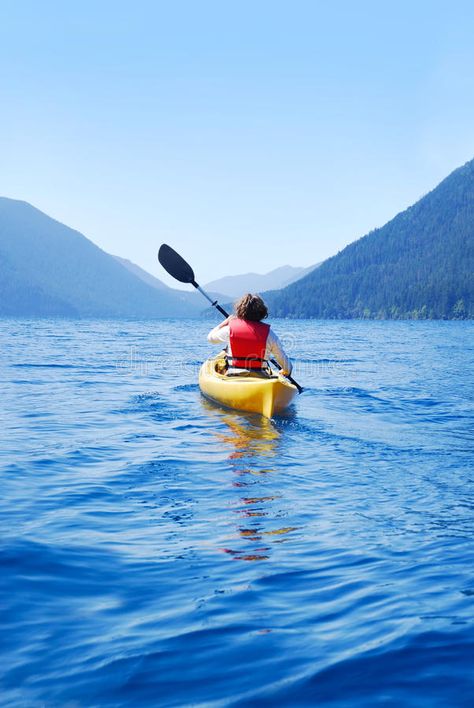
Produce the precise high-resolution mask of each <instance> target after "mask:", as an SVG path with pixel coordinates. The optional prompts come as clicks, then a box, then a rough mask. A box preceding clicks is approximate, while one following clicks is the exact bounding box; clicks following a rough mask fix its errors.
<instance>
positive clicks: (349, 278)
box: [265, 160, 474, 319]
mask: <svg viewBox="0 0 474 708" xmlns="http://www.w3.org/2000/svg"><path fill="white" fill-rule="evenodd" d="M473 273H474V160H472V161H470V162H468V163H466V164H465V165H464V166H463V167H460V168H458V169H457V170H455V171H454V172H452V173H451V174H450V175H449V176H448V177H447V178H446V179H445V180H443V181H442V182H441V183H440V184H439V185H438V186H437V187H436V188H435V189H433V190H432V191H431V192H429V193H428V194H427V195H426V196H424V197H423V198H422V199H420V200H419V201H418V202H416V203H415V204H414V205H413V206H411V207H409V208H408V209H406V210H405V211H403V212H401V213H399V214H398V215H397V216H395V217H394V218H393V219H392V220H391V221H389V222H388V223H387V224H386V225H385V226H383V227H381V228H379V229H376V230H374V231H372V232H371V233H369V234H368V235H366V236H364V237H363V238H361V239H359V240H358V241H355V242H354V243H352V244H350V245H349V246H347V247H346V248H344V249H343V250H342V251H340V252H339V253H338V254H337V255H335V256H333V257H332V258H329V259H328V260H327V261H324V263H322V264H321V266H320V267H319V268H318V269H317V270H315V271H314V272H312V273H310V274H308V275H306V276H305V277H304V278H302V279H301V280H298V281H297V282H296V283H293V284H291V285H289V286H287V287H286V288H284V289H283V290H280V291H277V292H269V293H266V294H265V296H266V298H267V300H268V302H269V304H270V306H271V310H272V314H274V315H276V316H281V317H320V318H333V319H341V318H353V317H356V318H358V317H368V318H379V319H383V318H391V319H404V318H415V319H425V318H433V319H450V318H464V317H467V318H473V317H474V275H473Z"/></svg>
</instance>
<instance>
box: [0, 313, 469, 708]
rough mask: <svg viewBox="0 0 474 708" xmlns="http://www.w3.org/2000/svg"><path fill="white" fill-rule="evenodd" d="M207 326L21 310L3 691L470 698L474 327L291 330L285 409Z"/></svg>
mask: <svg viewBox="0 0 474 708" xmlns="http://www.w3.org/2000/svg"><path fill="white" fill-rule="evenodd" d="M211 324H212V323H211V322H205V321H198V322H196V321H189V322H179V321H171V320H170V321H161V322H141V323H136V322H128V321H121V322H116V321H115V322H87V321H79V322H74V321H51V320H39V321H32V322H27V321H13V320H2V321H0V342H1V354H2V356H1V359H0V380H1V390H2V404H1V408H0V455H1V458H0V468H1V494H0V497H1V501H0V505H1V506H0V514H1V516H0V524H1V526H0V531H1V554H0V563H1V567H0V607H1V641H0V674H1V683H0V686H1V698H0V703H1V705H2V706H32V707H36V706H38V707H39V706H47V707H48V708H49V707H50V706H53V707H54V706H72V707H74V706H160V705H166V706H168V705H169V706H174V705H176V706H178V705H195V706H201V705H210V706H224V705H237V706H245V705H249V706H250V705H256V704H258V705H263V706H266V705H268V706H274V705H282V706H300V705H301V706H303V705H331V706H372V705H384V706H386V705H393V706H401V705H402V706H420V705H428V706H472V705H473V703H474V672H473V667H474V632H473V630H474V514H473V512H474V485H473V481H474V469H473V453H474V412H473V400H474V376H473V360H474V323H473V322H357V321H354V322H317V321H312V322H309V321H308V322H298V323H293V322H286V321H281V322H276V323H275V329H276V331H277V332H278V334H280V335H281V336H282V339H284V340H285V342H286V345H287V347H288V349H289V350H290V353H291V355H292V356H293V357H294V359H295V361H296V372H295V377H296V378H298V379H299V380H300V382H301V383H302V384H303V385H304V386H305V387H306V391H305V393H304V394H303V395H302V396H299V397H298V400H297V401H296V404H295V406H294V408H293V409H292V410H290V411H289V412H288V414H287V415H285V417H282V418H278V419H275V420H272V421H269V420H265V419H262V418H260V417H258V416H250V415H241V414H238V413H234V412H230V411H224V410H222V409H219V408H218V407H216V406H213V405H212V404H210V403H208V402H206V401H205V400H204V399H203V398H202V397H201V395H200V393H199V389H198V386H197V372H198V368H199V364H200V362H201V361H202V360H203V359H204V358H205V357H206V356H207V355H208V354H209V353H210V351H212V349H211V348H210V346H209V345H208V344H207V343H206V340H205V335H206V333H207V330H208V329H209V327H210V326H211Z"/></svg>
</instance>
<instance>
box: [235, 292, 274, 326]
mask: <svg viewBox="0 0 474 708" xmlns="http://www.w3.org/2000/svg"><path fill="white" fill-rule="evenodd" d="M234 310H235V314H236V315H237V317H238V318H239V319H240V320H249V321H250V322H260V321H261V320H264V319H265V317H268V309H267V306H266V305H265V303H264V302H263V300H262V298H261V297H260V295H251V294H250V293H247V294H246V295H243V296H242V297H241V298H240V300H237V302H236V303H235V305H234Z"/></svg>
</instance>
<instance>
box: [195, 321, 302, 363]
mask: <svg viewBox="0 0 474 708" xmlns="http://www.w3.org/2000/svg"><path fill="white" fill-rule="evenodd" d="M207 341H208V342H210V343H211V344H223V345H224V346H228V347H229V356H232V349H231V346H230V327H229V325H224V327H219V325H217V327H214V329H211V331H210V332H209V334H208V335H207ZM265 359H276V360H277V362H278V363H279V364H280V366H281V368H282V369H283V371H284V372H285V373H286V374H291V370H292V368H293V366H292V364H291V361H290V359H289V358H288V356H287V354H286V353H285V350H284V349H283V347H282V344H281V342H280V340H279V339H278V337H277V336H276V334H275V333H274V332H272V330H271V329H270V330H269V332H268V337H267V345H266V348H265Z"/></svg>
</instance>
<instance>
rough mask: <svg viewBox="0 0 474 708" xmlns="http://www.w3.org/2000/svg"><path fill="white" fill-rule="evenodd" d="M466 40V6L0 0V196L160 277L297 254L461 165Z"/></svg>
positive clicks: (389, 210)
mask: <svg viewBox="0 0 474 708" xmlns="http://www.w3.org/2000/svg"><path fill="white" fill-rule="evenodd" d="M473 38H474V3H472V2H468V1H467V0H466V1H456V0H451V2H448V1H445V2H437V1H436V0H432V1H428V0H419V1H417V0H411V2H406V1H405V0H399V1H398V2H396V3H388V2H381V1H380V0H378V1H377V2H375V1H374V2H367V1H364V0H360V1H358V2H355V1H353V2H348V1H345V2H344V1H342V2H322V1H320V2H318V1H317V0H314V1H312V2H311V1H307V2H299V1H298V0H294V1H292V2H278V1H275V0H272V1H271V2H270V1H269V2H266V1H257V0H253V1H252V2H246V1H242V0H240V1H239V2H233V3H231V2H222V0H220V1H218V2H217V1H216V2H207V1H206V0H199V1H197V0H196V1H194V2H190V1H188V2H182V1H180V0H173V1H172V2H169V1H167V2H158V1H157V2H148V1H143V0H136V1H135V2H121V1H120V0H114V1H113V2H112V1H110V0H100V1H97V2H91V1H90V0H81V2H63V1H61V2H58V1H52V0H41V2H38V1H37V0H29V1H24V0H0V195H3V196H9V197H13V198H18V199H24V200H26V201H28V202H31V203H32V204H34V205H35V206H37V207H39V208H40V209H42V210H43V211H45V212H47V213H48V214H50V215H51V216H54V217H55V218H57V219H59V220H60V221H63V222H64V223H66V224H68V225H69V226H73V227H74V228H77V229H79V230H80V231H82V232H83V233H84V234H85V235H86V236H88V237H89V238H91V239H92V240H93V241H95V243H97V244H98V245H100V246H101V247H102V248H104V249H106V250H107V251H109V252H112V253H116V254H118V255H121V256H124V257H127V258H130V259H132V260H134V261H135V262H137V263H138V264H139V265H141V266H142V267H144V268H146V269H147V270H149V271H151V272H153V273H155V274H156V275H159V276H160V277H162V273H161V272H160V268H159V265H158V264H157V262H156V251H157V248H158V246H159V244H160V243H161V242H162V241H167V242H168V243H170V244H171V245H173V246H174V247H175V248H177V249H178V250H180V251H182V253H183V255H185V256H187V257H188V259H189V260H190V261H191V263H192V264H193V265H194V267H195V271H196V274H197V277H198V279H199V280H200V281H201V282H202V283H204V282H206V281H207V280H210V279H211V278H213V277H217V276H221V275H226V274H231V273H241V272H247V271H249V270H256V271H259V272H265V271H268V270H270V269H272V268H275V267H277V266H279V265H283V264H285V263H289V264H292V265H309V264H311V263H314V262H317V261H320V260H322V259H324V258H326V257H327V256H330V255H332V254H334V253H336V252H337V251H338V250H340V249H341V248H342V247H343V246H344V245H346V244H347V243H349V242H350V241H353V240H355V239H356V238H358V237H360V236H362V235H363V234H365V233H366V232H367V231H369V230H370V229H372V228H374V227H376V226H381V225H382V224H384V223H385V222H386V221H387V220H388V219H390V218H391V217H392V216H393V215H394V214H395V213H397V212H398V211H401V210H403V209H404V208H406V207H407V206H408V205H410V204H411V203H413V202H414V201H416V200H417V199H418V198H419V197H420V196H421V195H422V194H424V193H426V192H427V191H429V190H430V189H431V188H432V187H433V186H435V184H436V183H437V182H439V181H440V180H441V179H442V178H443V177H444V176H446V175H447V174H448V173H449V172H450V171H451V170H453V169H454V168H455V167H457V166H458V165H460V164H463V163H464V162H466V161H467V160H469V159H471V158H472V157H474V39H473ZM163 279H164V280H166V278H163ZM166 282H168V283H170V281H169V280H168V281H166Z"/></svg>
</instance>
